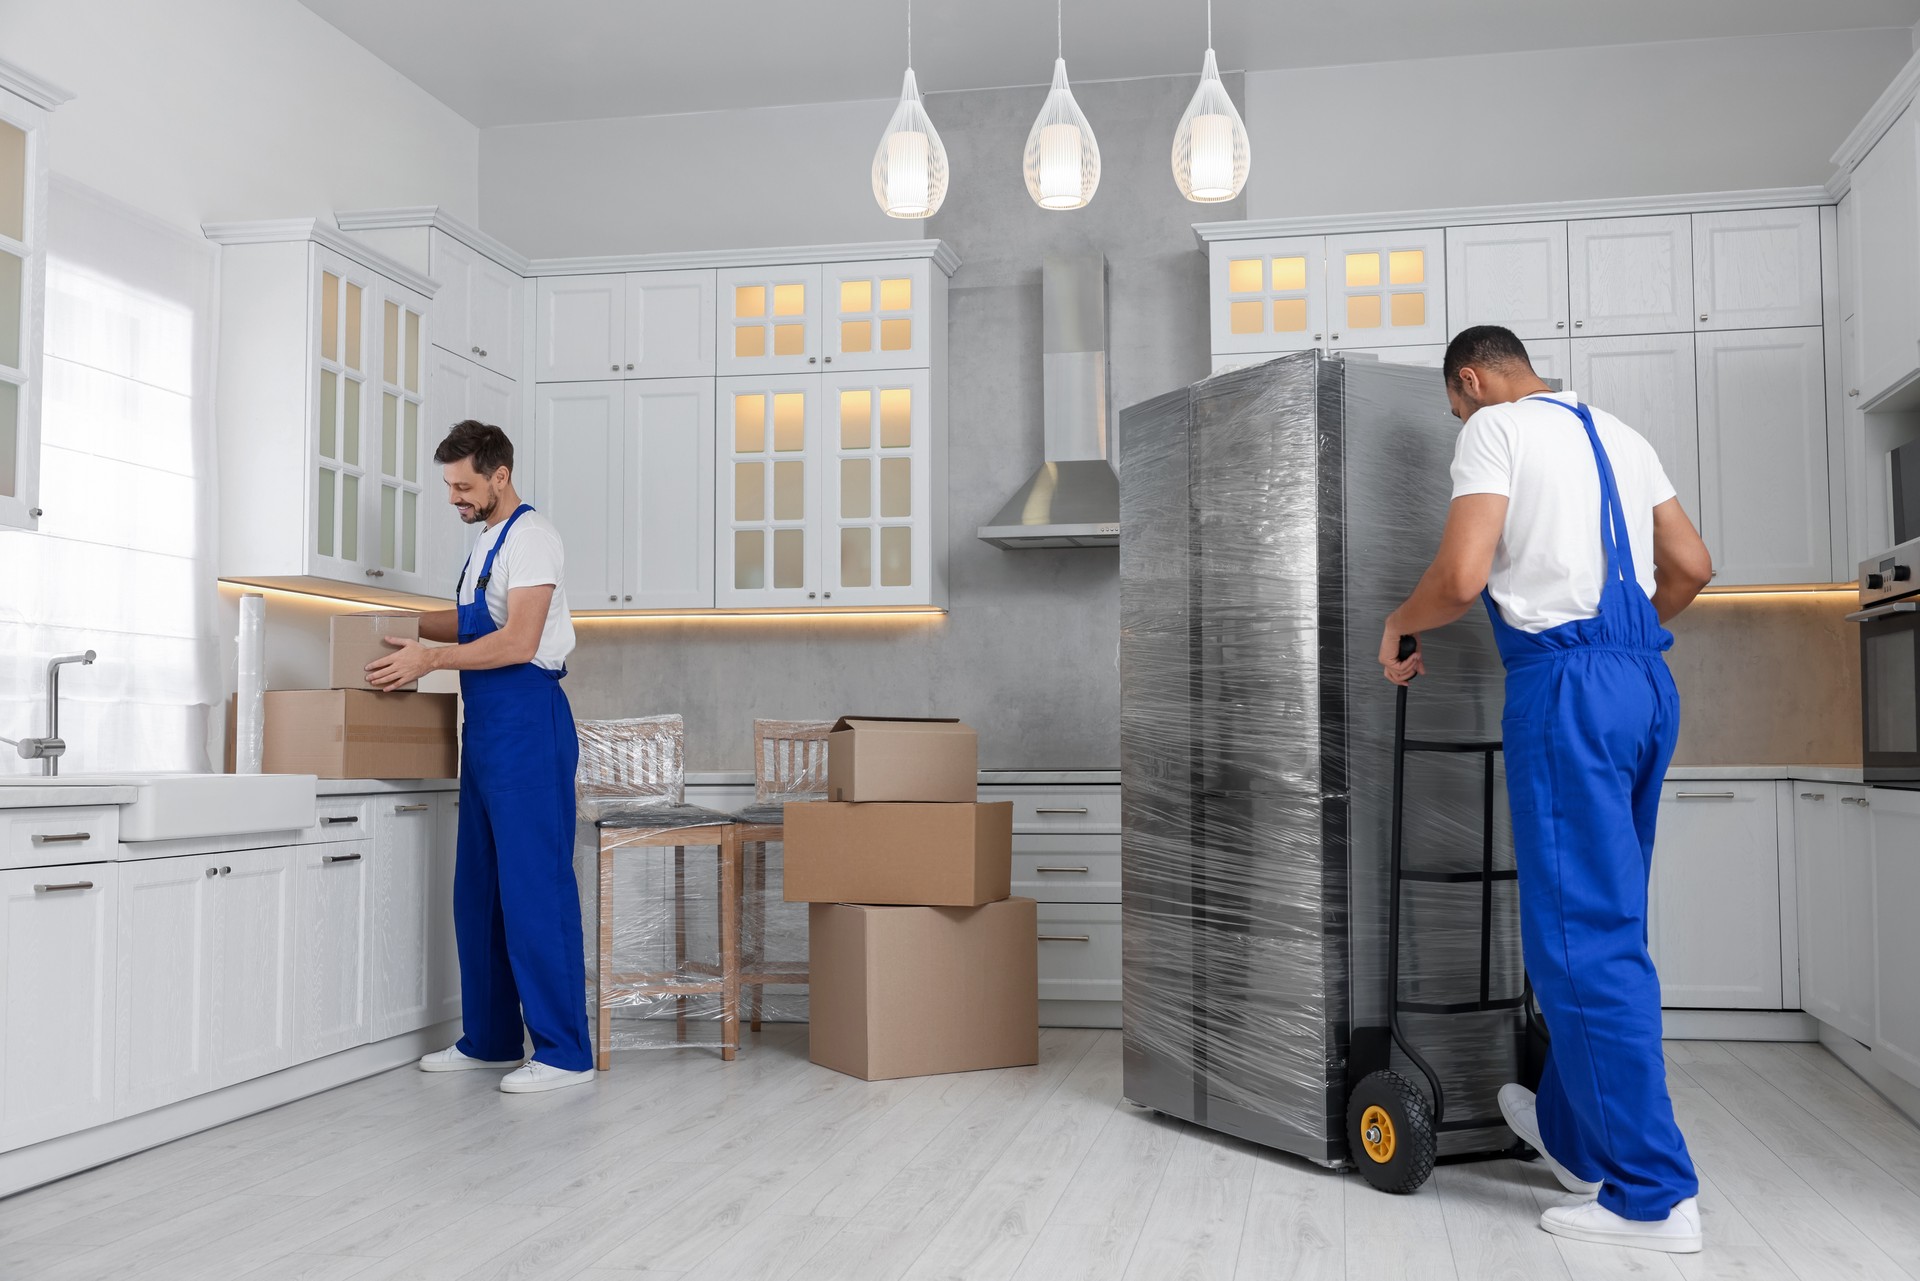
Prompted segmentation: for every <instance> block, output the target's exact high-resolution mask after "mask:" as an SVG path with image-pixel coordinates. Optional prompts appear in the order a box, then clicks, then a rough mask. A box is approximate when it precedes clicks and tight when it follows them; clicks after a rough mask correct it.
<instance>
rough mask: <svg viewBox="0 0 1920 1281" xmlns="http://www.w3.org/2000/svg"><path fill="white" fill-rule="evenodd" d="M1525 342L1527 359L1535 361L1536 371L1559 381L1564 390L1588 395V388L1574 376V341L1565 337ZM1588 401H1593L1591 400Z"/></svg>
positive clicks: (1561, 388)
mask: <svg viewBox="0 0 1920 1281" xmlns="http://www.w3.org/2000/svg"><path fill="white" fill-rule="evenodd" d="M1523 343H1524V345H1525V347H1526V349H1527V359H1528V360H1530V361H1532V362H1533V372H1534V373H1536V374H1539V375H1540V376H1541V377H1542V378H1550V379H1553V380H1554V381H1556V382H1558V383H1559V384H1560V390H1562V391H1576V392H1579V393H1580V394H1581V396H1583V397H1584V396H1586V392H1587V389H1586V388H1585V387H1584V386H1582V385H1581V384H1580V383H1579V381H1578V380H1577V379H1575V378H1574V376H1573V344H1572V342H1570V341H1569V340H1568V339H1565V338H1528V339H1524V340H1523ZM1588 403H1592V402H1591V400H1589V402H1588Z"/></svg>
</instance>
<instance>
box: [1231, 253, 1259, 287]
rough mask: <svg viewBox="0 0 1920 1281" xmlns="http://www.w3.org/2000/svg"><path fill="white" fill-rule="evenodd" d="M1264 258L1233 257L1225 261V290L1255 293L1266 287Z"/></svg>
mask: <svg viewBox="0 0 1920 1281" xmlns="http://www.w3.org/2000/svg"><path fill="white" fill-rule="evenodd" d="M1266 265H1267V264H1266V259H1264V258H1235V259H1233V260H1231V261H1230V262H1228V263H1227V292H1228V293H1235V294H1257V293H1259V292H1260V291H1261V290H1262V289H1264V288H1265V287H1266V283H1267V282H1266V277H1265V275H1264V274H1263V272H1264V270H1265V268H1266Z"/></svg>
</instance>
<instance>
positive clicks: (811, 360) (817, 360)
mask: <svg viewBox="0 0 1920 1281" xmlns="http://www.w3.org/2000/svg"><path fill="white" fill-rule="evenodd" d="M807 363H808V364H809V365H817V364H819V363H820V357H818V356H808V357H807Z"/></svg>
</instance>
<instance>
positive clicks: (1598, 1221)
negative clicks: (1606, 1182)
mask: <svg viewBox="0 0 1920 1281" xmlns="http://www.w3.org/2000/svg"><path fill="white" fill-rule="evenodd" d="M1540 1226H1541V1227H1542V1228H1544V1229H1546V1230H1547V1231H1548V1232H1551V1233H1553V1235H1555V1236H1557V1237H1571V1238H1572V1239H1574V1240H1575V1241H1593V1242H1596V1243H1597V1244H1600V1245H1625V1246H1632V1247H1633V1248H1635V1249H1638V1250H1660V1251H1663V1252H1664V1253H1667V1254H1698V1253H1700V1246H1701V1235H1700V1203H1699V1201H1698V1200H1696V1199H1695V1198H1693V1197H1688V1198H1687V1199H1686V1200H1684V1201H1682V1202H1681V1203H1680V1204H1679V1205H1676V1206H1674V1207H1673V1210H1672V1212H1671V1213H1669V1214H1668V1215H1667V1217H1666V1218H1664V1219H1660V1220H1657V1221H1655V1222H1652V1223H1642V1222H1639V1221H1638V1220H1635V1219H1623V1218H1621V1217H1620V1216H1619V1215H1617V1214H1615V1213H1614V1212H1613V1211H1612V1210H1609V1209H1607V1207H1606V1206H1604V1205H1601V1204H1600V1203H1599V1202H1598V1201H1585V1202H1582V1203H1581V1204H1579V1205H1561V1206H1555V1207H1554V1208H1553V1209H1551V1210H1548V1211H1546V1212H1545V1213H1543V1214H1541V1216H1540Z"/></svg>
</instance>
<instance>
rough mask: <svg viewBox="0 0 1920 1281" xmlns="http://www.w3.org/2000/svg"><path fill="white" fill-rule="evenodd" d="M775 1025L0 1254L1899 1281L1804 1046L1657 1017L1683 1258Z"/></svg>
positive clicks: (337, 1127) (1025, 1278) (341, 1127)
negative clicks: (1689, 1228)
mask: <svg viewBox="0 0 1920 1281" xmlns="http://www.w3.org/2000/svg"><path fill="white" fill-rule="evenodd" d="M805 1044H806V1043H805V1029H804V1028H799V1027H791V1026H789V1027H774V1028H770V1029H769V1030H768V1031H767V1032H766V1033H765V1034H763V1035H762V1036H760V1037H759V1038H756V1039H751V1040H750V1041H749V1043H748V1044H747V1045H746V1046H744V1047H743V1048H742V1050H741V1054H740V1058H739V1061H738V1062H736V1063H733V1064H731V1065H722V1064H721V1063H720V1062H719V1061H718V1059H717V1058H715V1057H714V1056H712V1055H711V1054H710V1053H709V1052H705V1051H641V1052H635V1053H630V1054H625V1055H621V1056H618V1057H617V1058H616V1060H615V1067H614V1070H613V1072H612V1073H611V1074H609V1075H607V1076H605V1077H602V1078H601V1079H600V1080H598V1081H597V1082H595V1083H594V1084H593V1085H592V1086H590V1087H586V1088H581V1089H573V1090H565V1091H561V1092H559V1093H555V1094H547V1095H532V1096H518V1097H512V1096H505V1095H502V1094H500V1093H499V1092H498V1091H497V1090H496V1089H495V1088H494V1085H495V1078H496V1076H497V1075H498V1074H497V1073H493V1072H468V1073H448V1074H440V1075H427V1074H424V1073H420V1072H417V1071H414V1070H412V1069H403V1070H401V1071H397V1072H390V1073H387V1074H385V1075H383V1076H379V1077H375V1078H373V1079H371V1080H368V1081H364V1082H361V1083H360V1084H357V1085H353V1086H349V1087H347V1088H344V1089H339V1090H334V1091H332V1092H330V1093H328V1094H325V1095H321V1096H318V1097H315V1098H312V1099H308V1100H305V1101H302V1102H299V1103H295V1104H291V1105H289V1106H287V1107H283V1108H280V1109H278V1110H276V1111H273V1112H268V1113H264V1114H262V1115H260V1116H257V1117H252V1118H249V1119H247V1120H244V1121H239V1122H235V1123H234V1124H232V1125H228V1126H224V1127H222V1128H221V1129H219V1130H214V1131H210V1132H208V1133H206V1134H202V1135H197V1136H195V1137H193V1138H190V1139H184V1140H182V1141H180V1142H178V1143H174V1144H171V1145H169V1146H167V1147H164V1148H160V1149H157V1150H155V1151H152V1152H148V1153H144V1154H142V1155H139V1156H136V1157H131V1158H129V1159H127V1160H125V1161H121V1162H119V1163H117V1164H115V1165H112V1166H108V1167H105V1168H103V1169H99V1170H95V1171H92V1172H90V1173H87V1174H83V1175H79V1176H76V1177H74V1178H71V1179H67V1180H64V1181H63V1182H60V1183H57V1184H52V1185H49V1186H47V1187H44V1188H40V1189H37V1190H34V1191H31V1192H26V1193H22V1194H21V1195H19V1196H17V1197H13V1198H11V1199H9V1200H6V1201H0V1277H6V1278H20V1279H22V1281H25V1279H27V1278H32V1279H33V1281H56V1279H58V1278H84V1279H85V1281H105V1279H106V1278H111V1277H179V1278H192V1279H193V1281H232V1279H235V1278H242V1277H262V1278H266V1277H271V1278H276V1279H279V1281H292V1279H294V1278H345V1277H351V1278H355V1279H356V1281H371V1279H372V1278H384V1277H417V1278H466V1277H472V1278H507V1277H516V1278H530V1279H532V1278H537V1279H539V1281H560V1279H562V1278H569V1277H582V1278H589V1277H590V1278H601V1279H602V1281H611V1279H613V1278H620V1277H627V1278H636V1277H639V1276H641V1275H642V1274H644V1275H645V1276H648V1277H653V1278H660V1277H676V1276H678V1277H686V1278H702V1279H708V1278H711V1279H713V1281H775V1279H776V1278H778V1279H783V1281H861V1279H863V1278H873V1279H874V1281H882V1279H885V1278H915V1279H918V1278H946V1277H951V1278H970V1279H971V1278H1019V1279H1020V1281H1071V1279H1072V1278H1120V1277H1125V1278H1142V1279H1144V1281H1172V1279H1174V1278H1196V1279H1198V1278H1221V1279H1222V1281H1224V1279H1226V1278H1244V1279H1246V1281H1269V1279H1279V1278H1289V1279H1295V1281H1306V1279H1321V1278H1345V1279H1348V1281H1397V1279H1400V1278H1408V1279H1412V1278H1426V1277H1437V1278H1462V1279H1478V1278H1493V1277H1501V1278H1514V1279H1515V1281H1541V1279H1543V1278H1548V1279H1551V1278H1564V1279H1565V1281H1586V1279H1587V1278H1601V1277H1633V1278H1664V1279H1669V1281H1671V1279H1673V1278H1680V1277H1742V1278H1768V1277H1796V1278H1801V1279H1802V1281H1815V1279H1816V1278H1828V1277H1832V1278H1848V1279H1849V1281H1853V1279H1856V1278H1905V1279H1908V1281H1912V1279H1913V1278H1920V1130H1916V1129H1915V1128H1914V1127H1913V1126H1912V1125H1910V1124H1909V1123H1908V1122H1907V1121H1905V1120H1904V1119H1903V1118H1901V1117H1900V1116H1899V1115H1898V1114H1897V1113H1896V1112H1894V1111H1893V1110H1892V1109H1891V1108H1890V1107H1888V1106H1887V1105H1886V1104H1885V1103H1884V1102H1882V1101H1881V1100H1880V1099H1879V1098H1878V1096H1876V1095H1875V1094H1873V1092H1872V1091H1871V1090H1870V1089H1868V1087H1867V1086H1866V1085H1864V1084H1863V1083H1862V1082H1860V1081H1859V1080H1858V1079H1857V1078H1855V1077H1853V1076H1852V1075H1850V1074H1849V1073H1848V1072H1847V1071H1846V1069H1845V1068H1843V1067H1842V1066H1841V1065H1840V1064H1839V1063H1838V1062H1837V1061H1836V1060H1835V1059H1833V1058H1832V1057H1831V1056H1830V1055H1828V1054H1827V1053H1826V1052H1825V1051H1824V1050H1822V1049H1820V1048H1819V1047H1817V1046H1808V1045H1756V1044H1731V1043H1728V1044H1722V1043H1711V1042H1678V1043H1669V1061H1670V1066H1671V1080H1672V1085H1673V1094H1674V1100H1675V1103H1676V1105H1677V1106H1678V1109H1679V1113H1680V1120H1681V1123H1682V1125H1683V1126H1684V1127H1685V1128H1686V1131H1687V1135H1688V1139H1689V1141H1690V1142H1691V1144H1692V1147H1693V1151H1694V1155H1695V1158H1696V1160H1697V1162H1698V1164H1699V1166H1700V1170H1701V1174H1702V1176H1703V1177H1702V1185H1703V1186H1702V1191H1701V1198H1700V1199H1701V1205H1702V1208H1703V1210H1704V1214H1705V1219H1706V1230H1707V1234H1708V1246H1707V1252H1706V1253H1705V1254H1703V1255H1698V1256H1695V1257H1693V1258H1690V1259H1675V1258H1670V1257H1668V1256H1664V1255H1655V1254H1645V1253H1640V1252H1632V1251H1620V1250H1611V1249H1607V1248H1604V1247H1598V1246H1588V1245H1583V1244H1578V1243H1574V1242H1565V1241H1558V1240H1556V1239H1555V1238H1552V1237H1549V1236H1547V1235H1545V1234H1544V1233H1542V1232H1540V1231H1539V1230H1538V1228H1537V1227H1536V1226H1535V1218H1536V1216H1537V1214H1538V1212H1539V1210H1540V1208H1541V1207H1543V1206H1547V1205H1552V1204H1554V1203H1555V1202H1556V1201H1557V1200H1559V1199H1560V1194H1559V1191H1558V1189H1557V1187H1556V1186H1555V1185H1554V1184H1553V1182H1552V1179H1551V1177H1550V1176H1549V1175H1548V1174H1547V1173H1546V1171H1545V1170H1544V1169H1543V1168H1541V1167H1540V1166H1539V1165H1538V1164H1537V1163H1536V1164H1532V1165H1522V1164H1520V1163H1518V1162H1513V1161H1493V1162H1483V1163H1475V1164H1460V1165H1448V1166H1442V1167H1441V1168H1440V1169H1439V1170H1438V1171H1436V1173H1435V1175H1434V1178H1433V1180H1432V1181H1431V1182H1429V1183H1428V1185H1427V1186H1426V1188H1425V1189H1424V1190H1423V1191H1422V1192H1420V1193H1419V1194H1418V1195H1415V1196H1412V1197H1388V1196H1384V1195H1381V1194H1379V1193H1376V1192H1374V1191H1373V1190H1372V1189H1370V1188H1368V1187H1367V1186H1366V1185H1365V1184H1364V1183H1361V1182H1359V1181H1358V1180H1357V1179H1356V1178H1354V1177H1352V1176H1342V1175H1340V1174H1335V1173H1331V1172H1328V1171H1325V1170H1321V1169H1318V1168H1316V1167H1313V1166H1310V1165H1308V1164H1306V1163H1304V1162H1301V1161H1297V1160H1294V1159H1291V1158H1287V1157H1280V1156H1276V1155H1274V1154H1272V1153H1268V1152H1265V1151H1262V1150H1260V1149H1256V1148H1253V1147H1250V1146H1247V1145H1244V1144H1240V1143H1236V1142H1233V1141H1231V1140H1227V1139H1223V1138H1220V1137H1218V1136H1215V1135H1212V1134H1209V1133H1207V1132H1206V1131H1202V1130H1197V1129H1194V1128H1192V1127H1190V1126H1185V1125H1182V1124H1179V1123H1176V1122H1172V1121H1168V1120H1165V1119H1162V1118H1158V1117H1155V1116H1153V1115H1150V1114H1147V1113H1142V1112H1140V1111H1138V1110H1136V1109H1134V1108H1133V1107H1131V1106H1129V1105H1127V1104H1125V1103H1123V1102H1122V1101H1121V1099H1120V1041H1119V1034H1118V1033H1116V1032H1069V1031H1049V1032H1047V1033H1045V1034H1044V1035H1043V1039H1042V1060H1043V1061H1042V1063H1041V1065H1040V1066H1039V1067H1036V1068H1023V1069H1018V1070H1014V1071H1006V1072H984V1073H971V1074H967V1075H961V1076H945V1077H929V1078H922V1079H919V1080H908V1081H892V1082H881V1083H876V1084H871V1085H869V1084H865V1083H862V1082H860V1081H855V1080H852V1079H851V1078H848V1077H844V1076H840V1075H837V1074H835V1073H833V1072H829V1071H826V1070H824V1069H821V1068H815V1067H813V1066H812V1065H810V1064H809V1063H808V1062H807V1060H806V1053H805Z"/></svg>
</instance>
